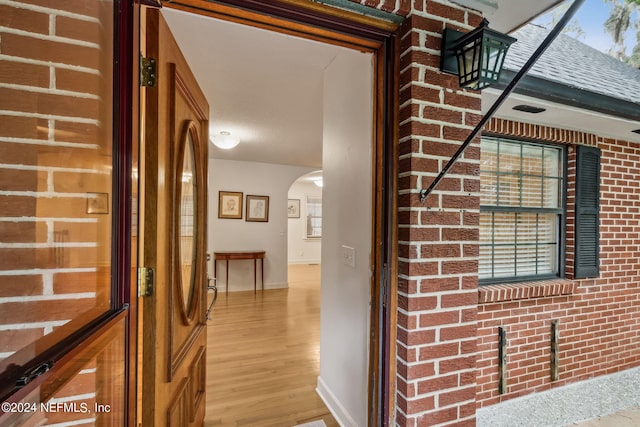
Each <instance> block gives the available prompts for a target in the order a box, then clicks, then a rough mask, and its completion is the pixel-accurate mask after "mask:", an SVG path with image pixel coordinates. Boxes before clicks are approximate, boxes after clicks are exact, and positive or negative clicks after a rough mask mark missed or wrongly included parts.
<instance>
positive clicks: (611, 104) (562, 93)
mask: <svg viewBox="0 0 640 427" xmlns="http://www.w3.org/2000/svg"><path fill="white" fill-rule="evenodd" d="M515 74H516V72H515V71H512V70H505V69H503V70H502V74H501V76H500V81H499V82H498V83H497V84H495V85H494V86H492V87H495V88H496V89H504V88H505V87H506V86H507V84H508V83H509V81H510V80H512V79H513V77H514V76H515ZM514 92H515V93H517V94H520V95H525V96H529V97H531V98H537V99H542V100H545V101H550V102H555V103H558V104H563V105H568V106H571V107H576V108H580V109H583V110H589V111H595V112H597V113H601V114H606V115H609V116H615V117H620V118H622V119H628V120H634V121H640V104H637V103H634V102H631V101H625V100H623V99H619V98H614V97H611V96H608V95H603V94H600V93H596V92H590V91H587V90H584V89H580V88H577V87H571V86H567V85H565V84H562V83H558V82H554V81H551V80H545V79H543V78H540V77H534V76H531V75H528V76H526V77H524V78H523V79H522V80H521V81H520V83H519V84H518V87H517V88H516V89H515V90H514Z"/></svg>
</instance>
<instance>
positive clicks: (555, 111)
mask: <svg viewBox="0 0 640 427" xmlns="http://www.w3.org/2000/svg"><path fill="white" fill-rule="evenodd" d="M456 3H460V4H465V5H468V6H470V7H474V6H475V7H477V8H479V7H482V8H483V10H484V11H485V13H487V15H489V16H490V17H491V16H493V18H491V19H493V21H492V22H491V26H492V27H493V28H500V27H503V28H504V26H505V25H506V24H507V23H515V22H518V23H522V22H525V21H526V20H528V19H529V18H531V17H533V16H534V15H536V14H538V13H540V12H542V11H543V10H546V8H548V7H549V6H551V5H552V4H554V3H557V1H555V0H544V1H542V0H539V1H536V2H531V1H510V0H497V1H496V0H456ZM531 3H535V5H532V4H531ZM516 5H517V6H516ZM162 13H163V15H164V16H165V18H166V20H167V22H168V23H169V26H170V28H171V30H172V32H173V34H174V36H175V38H176V40H177V41H178V44H179V45H180V47H181V49H182V51H183V53H184V55H185V57H186V59H187V61H188V63H189V64H190V66H191V68H192V70H193V72H194V74H195V76H196V78H197V80H198V82H199V83H200V85H201V87H202V89H203V91H204V93H205V95H206V96H207V99H208V101H209V105H210V109H211V110H210V111H211V114H210V120H211V132H212V134H213V133H219V132H220V131H229V132H231V133H232V134H234V135H237V136H239V137H240V139H241V142H240V145H239V146H237V147H236V148H234V149H232V150H222V149H219V148H217V147H214V146H213V145H211V144H210V156H211V157H212V158H219V159H232V160H244V161H255V162H265V163H279V164H288V165H296V166H306V167H312V168H316V169H321V168H322V76H323V70H324V69H325V67H327V65H329V64H330V63H331V61H332V60H333V59H334V58H335V56H336V55H337V54H338V53H339V52H341V51H347V49H345V48H341V47H337V46H332V45H328V44H322V43H319V42H315V41H310V40H306V39H301V38H297V37H292V36H287V35H283V34H280V33H275V32H270V31H266V30H261V29H256V28H252V27H248V26H244V25H240V24H235V23H230V22H226V21H221V20H217V19H214V18H208V17H202V16H199V15H196V14H189V13H185V12H182V11H177V10H173V9H170V8H167V7H165V8H163V9H162ZM496 24H499V25H496ZM509 25H511V24H509ZM354 74H355V73H354ZM356 75H357V74H356ZM499 93H500V92H499V91H497V90H495V89H491V88H489V89H485V90H484V91H483V95H482V105H483V111H486V110H487V109H488V108H489V106H490V105H491V104H493V102H494V101H495V99H496V98H497V97H498V95H499ZM517 104H527V105H533V106H539V107H542V108H546V110H547V111H545V112H544V113H540V114H529V113H523V112H518V111H515V110H513V109H512V107H513V106H514V105H517ZM497 116H499V117H503V118H507V119H513V120H521V121H529V122H533V123H537V124H543V125H548V126H554V127H561V128H569V129H577V130H582V131H585V132H593V133H599V134H605V135H606V136H610V137H615V138H623V139H625V140H631V141H639V142H640V135H637V134H635V133H631V132H630V131H631V130H633V129H637V128H639V127H640V126H639V125H638V123H637V122H631V121H625V120H620V119H617V118H613V117H610V116H605V115H602V114H598V113H593V112H588V111H584V110H578V109H575V108H571V107H566V106H562V105H558V104H554V103H550V102H546V101H542V100H537V99H534V98H526V97H523V96H520V95H515V94H512V95H511V96H510V98H509V99H507V101H506V102H505V104H504V105H503V106H502V107H501V109H500V110H499V111H498V113H497Z"/></svg>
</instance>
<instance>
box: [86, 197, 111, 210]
mask: <svg viewBox="0 0 640 427" xmlns="http://www.w3.org/2000/svg"><path fill="white" fill-rule="evenodd" d="M87 213H88V214H108V213H109V193H87Z"/></svg>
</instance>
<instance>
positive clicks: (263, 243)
mask: <svg viewBox="0 0 640 427" xmlns="http://www.w3.org/2000/svg"><path fill="white" fill-rule="evenodd" d="M312 170H313V169H311V168H306V167H297V166H287V165H275V164H269V163H257V162H241V161H235V160H220V159H209V232H208V233H209V236H208V242H209V244H208V252H209V253H210V254H213V253H214V252H216V251H241V250H264V251H266V254H265V259H264V283H265V285H264V286H265V289H270V288H283V287H287V231H288V230H287V228H288V224H287V222H288V219H287V198H288V191H289V188H290V187H291V184H292V183H293V182H294V181H295V180H296V179H297V178H298V177H299V176H301V175H304V174H306V173H309V172H311V171H312ZM219 191H239V192H242V193H243V212H242V219H221V218H218V192H219ZM247 195H256V196H269V221H268V222H247V221H245V218H246V212H245V208H246V196H247ZM225 263H226V261H219V262H218V280H217V282H218V290H219V291H223V292H224V290H225V285H226V280H227V279H226V277H225ZM208 268H209V274H210V276H213V271H214V270H213V261H211V262H210V263H209V266H208ZM257 275H258V288H259V287H260V263H259V262H258V271H257ZM229 276H230V279H231V280H230V288H229V292H232V291H242V290H252V289H253V261H251V260H236V261H231V263H230V264H229Z"/></svg>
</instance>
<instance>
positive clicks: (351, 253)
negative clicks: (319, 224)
mask: <svg viewBox="0 0 640 427" xmlns="http://www.w3.org/2000/svg"><path fill="white" fill-rule="evenodd" d="M342 263H343V264H344V265H348V266H349V267H353V268H355V267H356V250H355V248H352V247H351V246H345V245H342Z"/></svg>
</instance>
